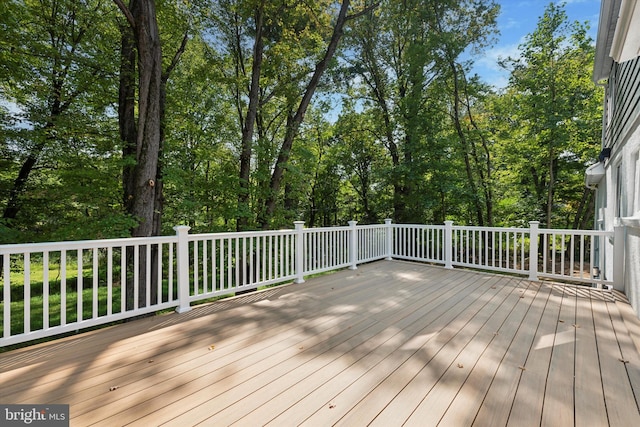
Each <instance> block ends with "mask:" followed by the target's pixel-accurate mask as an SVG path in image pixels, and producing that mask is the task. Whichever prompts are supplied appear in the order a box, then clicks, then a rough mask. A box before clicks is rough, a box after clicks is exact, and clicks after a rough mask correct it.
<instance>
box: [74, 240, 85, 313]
mask: <svg viewBox="0 0 640 427" xmlns="http://www.w3.org/2000/svg"><path fill="white" fill-rule="evenodd" d="M76 257H77V258H76V264H77V266H78V270H77V277H76V322H81V321H82V290H83V286H82V284H83V283H82V282H83V277H82V276H83V268H82V249H78V251H77V255H76Z"/></svg>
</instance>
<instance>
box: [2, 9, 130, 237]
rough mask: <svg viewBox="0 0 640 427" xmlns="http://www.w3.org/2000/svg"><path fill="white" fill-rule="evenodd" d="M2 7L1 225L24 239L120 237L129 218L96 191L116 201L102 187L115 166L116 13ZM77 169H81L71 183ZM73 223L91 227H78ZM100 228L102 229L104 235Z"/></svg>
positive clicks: (104, 186) (107, 188)
mask: <svg viewBox="0 0 640 427" xmlns="http://www.w3.org/2000/svg"><path fill="white" fill-rule="evenodd" d="M6 5H8V6H9V7H8V9H7V10H6V11H5V12H6V13H2V18H1V19H2V23H3V32H2V36H0V37H1V38H0V43H1V44H2V45H3V48H2V49H0V51H2V52H10V54H9V55H8V56H7V57H6V58H3V61H2V66H0V70H1V73H2V79H1V80H0V85H1V88H2V90H1V92H2V100H3V101H4V102H6V104H5V105H10V106H11V108H10V110H7V114H6V116H4V117H3V127H5V129H6V132H3V137H4V140H3V144H6V145H5V147H6V154H7V157H5V158H8V159H11V160H9V161H7V169H5V170H6V171H7V172H8V173H7V174H6V175H4V174H3V176H2V177H1V178H0V179H2V181H3V182H2V185H1V188H2V192H1V193H0V201H1V203H2V205H3V209H2V212H3V215H2V222H4V224H5V227H8V228H10V229H12V230H13V233H12V234H11V235H12V236H14V237H13V239H16V238H19V239H22V240H26V239H41V238H43V236H44V235H46V234H48V233H49V232H51V230H54V231H53V232H54V233H56V232H59V231H61V230H66V231H67V232H68V233H69V234H67V235H65V236H64V237H66V238H73V237H76V238H81V237H84V238H86V237H89V236H90V235H89V234H86V233H89V229H90V230H91V231H92V232H93V233H97V234H98V235H103V236H105V235H106V236H113V235H121V233H122V225H123V224H124V223H126V222H127V221H126V219H125V218H124V217H123V216H122V214H121V212H119V209H118V208H117V207H116V208H114V207H113V204H112V202H113V201H110V200H105V199H101V197H102V196H104V195H105V193H103V194H97V193H95V192H93V193H92V191H91V187H94V188H95V187H96V186H97V187H100V188H102V189H104V190H105V191H106V194H112V192H111V188H110V187H109V186H108V185H103V184H104V183H106V182H108V181H107V180H105V176H109V173H110V169H111V168H112V167H113V166H114V160H113V159H112V157H111V156H110V154H111V153H110V151H111V149H112V146H111V142H110V141H112V138H111V137H112V135H111V131H110V126H112V124H113V123H112V121H111V120H110V118H109V117H108V115H107V114H106V111H107V110H108V109H109V107H110V99H109V92H110V91H112V90H113V87H114V86H113V82H112V81H111V80H110V76H112V75H113V74H114V72H115V70H114V67H113V65H112V64H114V63H116V61H115V58H114V57H113V55H112V53H111V52H113V49H112V45H111V41H112V36H113V34H114V30H115V27H114V26H113V15H112V11H111V10H110V9H109V8H106V7H104V4H103V2H101V1H86V2H76V1H69V0H53V1H48V2H36V1H23V2H7V3H3V8H4V6H6ZM4 46H6V47H7V49H4ZM9 46H10V48H9ZM3 56H4V55H3ZM4 59H7V61H6V62H5V61H4ZM78 164H82V165H83V168H85V170H84V171H83V173H82V178H80V179H73V178H71V177H72V176H73V174H74V172H76V171H77V167H78ZM3 169H4V168H3ZM78 175H80V173H78ZM78 175H76V176H78ZM47 194H55V195H57V196H58V197H57V198H55V197H51V196H48V195H47ZM65 196H68V197H65ZM103 202H104V203H105V204H106V205H105V204H103ZM40 203H41V204H40ZM80 206H87V208H86V209H79V207H80ZM96 215H98V217H96ZM109 217H111V218H112V220H111V221H110V220H109ZM116 218H117V220H116ZM76 220H77V221H80V222H83V223H85V225H87V224H91V227H86V228H85V227H78V226H77V225H78V224H75V225H72V224H73V221H76ZM70 221H71V222H70ZM98 224H103V226H104V228H102V229H100V230H99V231H98V229H97V228H96V226H97V225H98ZM109 228H111V230H110V231H109V230H108V229H109ZM83 233H85V234H83ZM105 233H106V234H105ZM19 235H22V236H23V238H20V237H18V236H19ZM38 236H40V237H38Z"/></svg>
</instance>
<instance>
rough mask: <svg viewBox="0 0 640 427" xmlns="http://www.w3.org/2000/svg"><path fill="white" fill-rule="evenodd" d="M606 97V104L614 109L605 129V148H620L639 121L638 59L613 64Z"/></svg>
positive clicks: (639, 80) (639, 73)
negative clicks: (610, 104)
mask: <svg viewBox="0 0 640 427" xmlns="http://www.w3.org/2000/svg"><path fill="white" fill-rule="evenodd" d="M608 96H609V97H610V98H609V99H608V102H609V103H612V105H613V106H614V107H613V111H611V113H612V116H611V120H610V122H609V126H608V127H607V134H606V146H607V147H614V146H618V147H620V144H622V143H623V142H624V141H625V139H626V138H627V137H628V136H629V135H630V134H631V132H632V130H633V128H634V127H636V126H637V125H638V120H639V119H640V58H636V59H633V60H631V61H626V62H623V63H621V64H616V63H614V65H613V69H612V70H611V77H610V78H609V93H608ZM611 98H613V99H611Z"/></svg>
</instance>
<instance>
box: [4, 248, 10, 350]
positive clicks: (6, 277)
mask: <svg viewBox="0 0 640 427" xmlns="http://www.w3.org/2000/svg"><path fill="white" fill-rule="evenodd" d="M2 272H3V283H4V284H3V289H2V296H3V301H4V306H3V308H2V312H3V313H2V314H3V318H2V320H3V322H2V326H3V328H2V329H3V337H4V338H9V336H10V335H11V254H6V255H3V256H2Z"/></svg>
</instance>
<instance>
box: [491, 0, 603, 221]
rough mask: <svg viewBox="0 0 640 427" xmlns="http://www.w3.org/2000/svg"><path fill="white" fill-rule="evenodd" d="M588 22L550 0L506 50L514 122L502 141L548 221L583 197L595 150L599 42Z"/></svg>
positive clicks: (565, 214) (525, 187) (564, 214)
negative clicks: (514, 47)
mask: <svg viewBox="0 0 640 427" xmlns="http://www.w3.org/2000/svg"><path fill="white" fill-rule="evenodd" d="M587 29H588V28H587V26H586V24H580V23H578V22H574V23H569V22H568V21H567V15H566V13H565V11H564V6H563V5H555V4H549V6H547V8H546V9H545V12H544V14H543V16H542V17H540V19H539V21H538V26H537V27H536V29H535V31H534V32H533V33H531V34H529V35H528V36H527V38H526V40H525V42H524V43H523V44H522V45H521V47H520V49H521V57H520V58H517V59H513V58H509V59H508V60H507V61H505V65H506V66H507V67H509V68H510V69H511V76H510V83H509V87H508V88H507V91H508V94H507V98H506V99H508V100H509V102H510V103H511V104H510V106H509V110H510V111H511V114H510V115H509V116H510V117H509V118H508V119H507V120H512V121H513V122H514V123H516V124H517V125H516V129H517V130H516V132H514V133H513V134H512V138H510V140H509V142H508V144H509V145H510V146H507V147H505V148H504V151H503V153H504V155H503V158H505V159H507V158H508V159H509V163H510V167H512V168H514V169H516V170H517V171H518V172H517V175H518V176H519V177H520V179H521V182H522V184H523V186H521V187H520V188H521V191H522V194H529V195H530V197H531V198H532V201H533V205H534V206H537V208H538V214H537V215H536V216H534V218H535V219H540V220H541V221H542V222H543V224H545V225H546V226H547V227H551V226H552V225H554V224H555V223H556V222H559V221H562V222H563V223H564V224H563V225H564V226H570V224H572V223H573V221H572V219H571V218H569V217H570V216H572V214H570V213H569V212H570V211H574V212H575V210H574V209H573V208H572V207H571V206H575V205H577V204H579V203H580V202H579V201H580V200H581V199H582V200H584V198H583V197H582V194H583V192H584V191H586V190H584V186H583V185H582V176H583V173H584V168H585V167H586V164H587V161H588V160H590V159H591V158H593V157H595V154H596V153H597V147H598V143H597V141H599V139H600V138H599V134H600V124H599V121H598V119H597V118H598V117H599V116H600V108H601V107H600V105H601V103H600V100H601V99H602V98H601V97H602V92H601V89H600V88H597V87H596V86H595V85H593V83H592V82H591V73H592V68H593V58H594V47H593V43H592V40H591V39H590V37H588V35H587Z"/></svg>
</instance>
